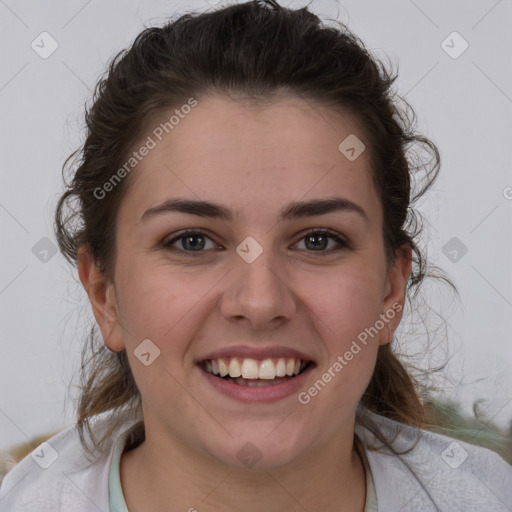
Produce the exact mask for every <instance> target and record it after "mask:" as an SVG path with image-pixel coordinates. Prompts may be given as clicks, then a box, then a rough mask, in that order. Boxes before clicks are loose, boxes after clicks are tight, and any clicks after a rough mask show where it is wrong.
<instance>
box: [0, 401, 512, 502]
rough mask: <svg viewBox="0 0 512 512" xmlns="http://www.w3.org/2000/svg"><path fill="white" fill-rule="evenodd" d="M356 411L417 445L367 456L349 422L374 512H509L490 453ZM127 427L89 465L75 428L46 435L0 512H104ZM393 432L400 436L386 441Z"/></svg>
mask: <svg viewBox="0 0 512 512" xmlns="http://www.w3.org/2000/svg"><path fill="white" fill-rule="evenodd" d="M359 411H360V412H361V413H362V414H364V415H366V416H367V419H368V420H369V421H372V423H373V424H374V425H376V426H377V427H378V429H379V431H380V432H382V433H383V434H384V435H385V436H386V439H389V441H390V442H391V443H392V446H393V447H394V448H395V450H396V451H404V450H406V449H407V448H410V447H411V445H412V444H413V443H414V441H416V440H418V442H417V445H416V447H415V448H414V449H413V450H411V451H410V452H409V453H407V454H404V455H399V456H397V455H390V453H391V452H390V450H389V449H388V448H386V449H385V453H382V451H384V450H382V451H381V452H376V451H372V450H369V449H368V446H369V445H374V446H381V443H380V442H379V441H378V440H377V439H376V438H375V436H374V435H373V434H372V433H371V432H370V430H369V429H367V428H365V427H363V426H362V425H361V424H359V423H356V434H357V436H358V437H359V438H360V439H361V441H362V443H363V445H364V448H365V453H366V456H367V459H368V462H369V464H370V468H371V472H372V476H373V480H374V485H375V490H376V494H377V506H378V512H434V511H442V512H459V511H460V512H511V511H512V466H510V465H509V464H507V463H506V462H505V461H504V460H503V459H502V458H501V457H500V456H499V455H497V454H496V453H494V452H492V451H490V450H488V449H486V448H481V447H477V446H474V445H471V444H468V443H465V442H463V441H456V440H454V439H452V438H450V437H446V436H444V435H440V434H436V433H432V432H428V431H425V430H419V429H416V428H414V427H407V426H404V425H401V424H400V423H397V422H395V421H393V420H390V419H388V418H385V417H383V416H379V415H376V414H374V413H371V412H370V411H368V410H367V409H365V408H363V407H362V406H360V408H359ZM102 421H106V420H102ZM133 424H134V421H133V420H132V421H131V422H125V423H124V424H123V426H122V427H121V428H120V429H118V430H117V431H116V432H115V434H114V435H113V436H112V438H111V439H109V441H108V447H107V448H108V450H107V453H106V454H104V455H101V456H98V457H97V458H96V459H95V460H94V461H92V462H89V463H88V462H87V460H86V459H85V456H84V450H83V448H82V446H81V444H80V442H79V438H78V432H77V429H76V426H75V425H72V426H70V427H67V428H66V429H65V430H63V431H62V432H60V433H59V434H57V435H55V436H53V437H52V438H50V439H49V440H48V441H47V442H46V443H43V444H42V445H40V446H39V447H38V448H36V449H35V450H34V451H33V452H32V453H31V454H30V455H28V456H27V457H25V458H24V459H23V460H22V461H20V462H19V463H18V464H17V465H16V466H15V467H14V468H13V469H12V470H11V471H10V472H9V473H7V475H6V476H5V478H4V479H3V481H2V484H1V486H0V511H1V512H29V511H30V512H109V496H108V473H109V469H110V463H111V460H112V454H113V448H114V443H115V441H116V440H117V439H118V438H119V436H120V435H122V434H123V433H124V432H126V430H128V428H130V427H131V426H132V425H133ZM97 425H101V423H100V422H98V423H97ZM399 427H402V430H401V433H400V434H399V435H398V436H397V437H396V439H395V440H394V441H393V439H394V438H395V434H396V432H397V428H399ZM98 428H100V427H98ZM48 445H49V446H48ZM53 450H55V452H53ZM55 455H57V459H56V460H55V461H54V462H53V463H52V464H51V465H49V466H48V467H47V468H46V469H43V468H42V467H40V466H41V465H43V466H44V465H47V464H48V463H49V462H51V460H52V456H53V457H55ZM36 460H37V461H38V462H39V463H38V462H36ZM422 485H423V486H424V489H423V488H422ZM429 495H430V497H429Z"/></svg>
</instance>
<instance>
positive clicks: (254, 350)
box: [196, 345, 313, 363]
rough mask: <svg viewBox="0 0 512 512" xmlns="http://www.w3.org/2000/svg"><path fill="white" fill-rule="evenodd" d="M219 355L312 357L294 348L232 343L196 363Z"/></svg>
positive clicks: (307, 358)
mask: <svg viewBox="0 0 512 512" xmlns="http://www.w3.org/2000/svg"><path fill="white" fill-rule="evenodd" d="M221 357H240V358H242V359H245V358H251V359H260V360H263V359H270V358H280V357H286V358H294V359H301V360H302V361H313V359H312V358H311V357H310V356H308V355H307V354H304V352H300V351H299V350H296V349H294V348H290V347H283V346H276V345H273V346H269V347H250V346H248V345H233V346H230V347H223V348H219V349H217V350H213V351H212V352H209V353H208V354H206V355H205V356H203V357H201V358H199V359H197V361H196V363H200V362H202V361H205V360H207V359H218V358H221Z"/></svg>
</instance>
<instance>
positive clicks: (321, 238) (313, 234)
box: [299, 230, 350, 256]
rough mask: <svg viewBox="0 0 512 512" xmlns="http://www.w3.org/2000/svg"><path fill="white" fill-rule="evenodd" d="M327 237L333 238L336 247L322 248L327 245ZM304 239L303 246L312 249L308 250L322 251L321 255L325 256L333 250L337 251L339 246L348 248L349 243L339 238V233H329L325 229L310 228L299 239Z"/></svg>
mask: <svg viewBox="0 0 512 512" xmlns="http://www.w3.org/2000/svg"><path fill="white" fill-rule="evenodd" d="M329 239H330V240H334V241H335V242H336V244H337V247H336V246H335V247H333V248H330V249H329V250H327V251H326V250H324V249H326V248H327V247H328V246H329ZM302 240H304V243H305V246H306V247H307V248H308V249H312V250H311V251H308V252H319V253H322V254H321V256H327V255H329V254H332V253H334V252H337V251H339V250H340V249H341V248H350V244H349V243H348V242H347V241H346V240H344V239H343V238H341V237H340V236H339V235H337V234H334V233H331V232H330V231H325V230H312V231H309V232H308V233H306V235H305V236H303V237H302V238H301V239H300V240H299V241H302Z"/></svg>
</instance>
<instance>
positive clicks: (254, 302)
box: [221, 250, 297, 331]
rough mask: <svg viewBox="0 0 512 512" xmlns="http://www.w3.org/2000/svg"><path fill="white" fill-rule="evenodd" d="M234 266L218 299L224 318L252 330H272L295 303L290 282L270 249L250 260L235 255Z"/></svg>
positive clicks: (293, 309) (289, 315)
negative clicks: (248, 261) (237, 257)
mask: <svg viewBox="0 0 512 512" xmlns="http://www.w3.org/2000/svg"><path fill="white" fill-rule="evenodd" d="M235 265H236V268H234V269H233V271H232V272H230V273H229V281H228V284H227V288H226V290H225V292H224V293H223V295H222V299H221V313H222V315H223V316H224V318H226V319H227V320H228V321H230V322H237V323H240V324H244V323H245V324H247V326H248V327H250V328H252V329H253V330H255V331H265V330H272V329H275V328H276V327H278V326H279V325H281V324H283V323H286V321H289V320H290V319H291V318H293V316H294V314H295V312H296V310H297V305H296V298H295V296H294V293H293V290H292V283H290V282H287V281H288V280H287V278H286V273H285V272H284V270H283V269H282V267H281V266H279V265H278V263H277V261H276V258H275V257H274V255H273V254H272V251H270V250H264V251H263V252H262V253H261V254H260V256H259V257H258V258H257V259H256V260H255V261H253V262H252V263H247V262H246V261H244V260H243V259H242V258H239V260H237V261H236V263H235Z"/></svg>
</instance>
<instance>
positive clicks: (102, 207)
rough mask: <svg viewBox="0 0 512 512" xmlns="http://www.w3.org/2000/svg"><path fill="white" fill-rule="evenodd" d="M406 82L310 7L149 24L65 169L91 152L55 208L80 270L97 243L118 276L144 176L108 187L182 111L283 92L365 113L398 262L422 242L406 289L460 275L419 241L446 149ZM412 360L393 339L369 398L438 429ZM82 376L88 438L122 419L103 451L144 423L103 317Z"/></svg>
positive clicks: (234, 9)
mask: <svg viewBox="0 0 512 512" xmlns="http://www.w3.org/2000/svg"><path fill="white" fill-rule="evenodd" d="M396 77H397V75H394V74H393V72H392V71H388V70H387V69H386V67H385V66H384V64H383V63H382V62H381V61H380V60H378V59H377V58H376V57H375V56H373V55H372V54H371V53H370V52H369V51H368V50H367V49H366V47H365V45H364V44H363V42H362V41H361V40H359V39H358V38H357V37H356V36H355V35H354V34H352V33H351V32H350V31H349V30H348V29H347V27H346V26H345V25H344V24H342V23H341V22H337V23H336V26H333V25H332V24H331V25H326V24H325V23H323V22H322V20H320V19H319V18H318V17H317V16H316V15H314V14H313V13H312V12H310V11H309V10H308V9H307V8H301V9H298V10H291V9H285V8H283V7H281V6H279V5H278V4H277V3H276V2H275V1H272V0H266V1H250V2H246V3H243V4H238V5H231V6H228V7H225V8H222V9H219V10H217V11H213V12H206V13H202V14H185V15H182V16H181V17H179V18H176V19H174V20H171V21H169V22H168V23H166V24H164V25H163V26H161V27H151V28H146V29H145V30H144V31H142V32H141V33H140V34H139V35H138V36H137V38H136V39H135V41H134V42H133V44H132V46H131V48H129V49H126V50H123V51H121V52H120V53H119V54H117V55H116V56H115V57H114V58H113V60H112V62H111V63H110V65H109V69H108V71H107V72H106V75H105V76H104V78H102V79H101V80H100V81H99V82H98V84H97V85H96V88H95V91H94V95H93V99H92V105H91V106H90V107H86V115H85V121H86V128H87V132H86V140H85V143H84V144H83V147H82V148H80V149H78V150H77V151H75V152H74V153H73V154H72V155H70V156H69V157H68V159H67V160H66V162H65V163H64V166H63V174H64V171H65V169H66V168H67V166H68V164H69V163H70V161H71V159H72V158H73V157H76V156H79V157H80V158H79V159H78V160H79V161H78V165H77V166H76V170H75V171H74V173H73V175H72V180H71V182H70V183H69V184H68V183H66V187H67V188H66V190H65V192H64V193H63V195H62V196H61V197H60V199H59V202H58V205H57V208H56V214H55V222H56V224H55V231H56V238H57V241H58V244H59V247H60V250H61V252H62V253H63V255H64V256H65V257H66V259H67V260H68V261H69V262H70V263H71V264H73V265H75V266H77V265H78V250H79V248H80V247H81V246H82V245H84V246H87V247H88V249H89V251H90V253H91V255H92V257H93V260H94V262H95V263H96V265H97V266H98V268H99V269H100V270H101V271H102V272H104V273H105V275H106V276H107V277H109V278H111V279H113V275H114V272H113V270H114V263H115V254H116V247H115V229H116V222H115V221H116V214H117V211H118V208H119V206H120V203H121V201H122V199H123V197H124V194H125V193H126V190H127V189H128V188H129V187H130V184H131V182H132V175H131V174H128V175H127V176H126V177H124V179H122V180H120V181H119V183H116V186H114V187H112V190H110V191H109V193H108V194H106V195H105V197H101V198H98V190H100V189H101V188H102V187H103V186H104V184H105V183H106V182H107V181H108V180H109V179H110V178H111V177H112V175H113V173H114V172H115V171H116V170H117V169H119V168H121V166H123V164H124V163H125V162H126V161H127V159H128V158H129V155H130V154H131V152H132V151H133V149H134V147H136V145H137V144H139V145H140V141H141V140H142V139H143V138H144V137H146V136H147V134H148V131H147V130H148V128H149V127H151V126H152V123H154V122H155V120H157V119H160V118H161V117H162V115H163V114H165V113H166V112H168V111H170V109H173V108H178V107H180V106H181V105H185V104H187V103H188V102H189V101H190V99H191V98H194V99H195V100H197V101H201V100H202V99H204V98H206V97H208V96H210V95H213V94H223V95H227V96H228V97H236V98H242V99H244V100H246V101H251V102H260V103H265V102H266V101H269V100H271V99H272V98H274V97H276V96H277V95H279V94H283V93H284V94H289V95H292V96H295V97H299V98H302V99H304V100H306V101H308V102H311V103H314V104H315V105H319V106H325V107H328V108H329V109H331V110H332V111H339V112H341V113H347V112H348V113H350V114H351V115H353V116H355V118H356V119H357V120H358V123H359V126H360V127H361V129H362V131H363V133H364V135H365V144H366V151H367V154H368V156H369V161H370V168H371V175H372V179H373V182H374V184H375V188H376V191H377V193H378V197H379V198H380V201H381V203H382V210H383V227H382V229H383V239H384V245H385V250H386V258H387V262H388V264H391V263H392V262H393V261H394V258H395V255H396V251H397V250H398V249H399V248H400V247H401V246H403V244H407V245H409V246H410V247H411V249H412V260H413V261H412V271H411V275H410V278H409V281H408V283H407V290H406V292H407V299H408V301H409V303H410V304H413V300H414V298H415V297H416V295H417V292H418V290H419V287H420V285H421V283H422V282H423V280H424V278H425V277H427V276H429V275H432V276H434V275H435V273H434V272H432V269H436V276H437V277H441V278H442V279H445V281H447V282H449V280H448V279H447V278H445V277H444V276H443V275H442V274H439V273H438V272H437V270H438V269H437V268H436V267H433V266H430V265H429V264H428V263H427V260H426V258H425V256H424V255H423V254H422V251H421V250H420V248H419V247H418V237H419V235H420V233H421V231H422V225H421V224H422V223H421V216H420V215H419V213H418V212H417V211H416V210H415V209H414V208H413V206H414V204H415V202H416V201H417V200H418V198H420V197H421V196H422V195H423V194H424V193H425V192H426V191H427V189H428V188H429V187H430V186H431V184H432V183H433V181H434V180H435V179H436V176H437V174H438V172H439V167H440V157H439V152H438V149H437V147H436V146H435V144H434V143H433V142H432V141H430V140H429V139H427V138H426V137H424V136H422V135H420V134H418V133H416V132H415V123H416V119H415V115H414V112H413V110H412V108H411V107H410V105H409V104H408V103H407V102H406V101H405V100H404V99H403V98H401V97H400V96H399V95H398V94H397V93H396V91H393V87H392V86H393V84H394V81H395V80H396ZM411 368H412V367H409V366H408V365H407V364H406V362H405V361H400V359H399V357H398V356H397V354H395V353H394V350H393V344H392V343H388V344H385V345H382V346H380V347H379V350H378V356H377V363H376V366H375V369H374V373H373V376H372V378H371V381H370V383H369V385H368V388H367V389H366V391H365V393H364V395H363V397H362V399H361V402H362V404H363V405H365V406H366V407H367V408H368V409H370V410H371V411H373V412H375V413H378V414H380V415H383V416H386V417H388V418H391V419H394V420H397V421H399V422H402V423H404V424H407V425H412V426H417V427H423V428H428V426H429V418H428V411H427V409H426V407H425V405H424V401H425V400H424V399H425V398H426V396H427V394H428V389H427V388H426V387H424V386H423V384H422V383H421V382H420V381H419V380H418V379H416V378H415V377H414V376H413V373H412V371H411ZM81 378H82V385H81V395H80V397H79V403H78V421H77V425H78V427H79V429H80V438H81V440H82V442H84V438H83V432H84V429H88V431H89V433H91V429H90V426H91V423H90V422H91V420H92V419H93V418H95V417H96V416H97V415H99V414H101V413H107V414H109V415H110V425H111V428H109V429H108V430H107V431H106V432H105V433H104V435H103V436H102V437H101V439H98V440H97V442H95V448H100V447H101V445H102V443H103V442H104V441H105V439H106V438H107V437H108V436H109V435H110V434H111V433H112V432H113V431H114V430H115V429H116V428H117V427H118V426H119V424H120V422H121V421H122V420H123V418H125V417H126V414H128V415H132V416H133V417H134V418H142V408H141V397H140V393H139V390H138V388H137V386H136V383H135V380H134V378H133V375H132V372H131V369H130V365H129V363H128V358H127V355H126V351H125V350H121V351H120V352H112V351H110V350H109V349H108V348H107V347H106V346H105V344H104V343H103V341H102V340H101V336H99V335H98V332H97V329H96V325H93V326H92V327H91V330H90V333H89V344H85V346H84V351H83V353H82V373H81ZM143 435H144V431H143V429H142V430H141V431H140V436H143ZM377 435H378V433H377ZM139 441H140V439H139Z"/></svg>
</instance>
